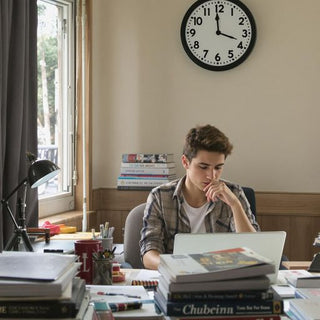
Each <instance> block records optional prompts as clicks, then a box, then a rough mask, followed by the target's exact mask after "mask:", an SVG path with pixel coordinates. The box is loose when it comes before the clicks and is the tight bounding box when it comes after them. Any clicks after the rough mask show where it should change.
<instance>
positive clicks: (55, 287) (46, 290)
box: [0, 253, 80, 298]
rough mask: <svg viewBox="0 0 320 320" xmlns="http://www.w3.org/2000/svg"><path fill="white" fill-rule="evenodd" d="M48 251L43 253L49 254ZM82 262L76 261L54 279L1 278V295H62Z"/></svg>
mask: <svg viewBox="0 0 320 320" xmlns="http://www.w3.org/2000/svg"><path fill="white" fill-rule="evenodd" d="M47 254H48V253H43V255H47ZM79 266H80V264H79V263H75V264H74V265H73V266H71V267H70V268H69V269H68V270H67V271H65V273H64V274H62V276H61V277H59V278H58V279H57V280H54V281H27V280H7V279H6V280H0V296H5V297H38V296H43V297H52V298H53V297H61V295H62V293H63V292H64V290H65V289H66V288H67V287H68V285H70V282H71V281H72V279H73V278H74V277H75V276H76V274H77V273H78V269H79Z"/></svg>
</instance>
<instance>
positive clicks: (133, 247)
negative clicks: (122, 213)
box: [123, 203, 146, 269]
mask: <svg viewBox="0 0 320 320" xmlns="http://www.w3.org/2000/svg"><path fill="white" fill-rule="evenodd" d="M145 207H146V204H145V203H142V204H140V205H138V206H137V207H135V208H133V209H132V210H131V211H130V212H129V214H128V216H127V219H126V222H125V225H124V241H123V254H124V261H125V263H124V265H123V267H131V268H135V269H143V268H144V266H143V263H142V261H141V258H140V246H139V240H140V231H141V229H142V221H143V220H142V218H143V213H144V208H145Z"/></svg>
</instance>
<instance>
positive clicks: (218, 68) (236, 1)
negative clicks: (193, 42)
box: [180, 0, 257, 71]
mask: <svg viewBox="0 0 320 320" xmlns="http://www.w3.org/2000/svg"><path fill="white" fill-rule="evenodd" d="M210 1H213V0H198V1H196V2H194V3H193V4H192V5H191V7H190V8H189V9H188V10H187V12H186V13H185V15H184V17H183V20H182V23H181V28H180V38H181V42H182V46H183V48H184V51H185V52H186V53H187V55H188V56H189V58H190V59H191V60H192V61H193V62H194V63H196V64H197V65H198V66H200V67H202V68H204V69H207V70H211V71H224V70H229V69H232V68H234V67H236V66H238V65H239V64H241V63H242V62H243V61H245V60H246V59H247V58H248V56H249V55H250V53H251V52H252V50H253V48H254V45H255V43H256V38H257V27H256V23H255V20H254V17H253V15H252V13H251V11H250V10H249V8H248V7H247V6H246V5H245V4H244V3H242V2H241V1H239V0H224V1H228V2H232V3H234V4H235V5H236V6H238V7H240V8H241V9H242V10H243V11H244V12H245V13H246V15H247V17H248V19H249V21H250V24H251V28H252V30H251V31H252V36H251V41H250V44H249V46H248V48H247V50H246V51H245V53H244V54H243V55H242V56H241V57H240V58H239V59H237V60H236V61H234V62H232V63H230V64H228V65H221V66H213V65H209V64H207V63H204V62H202V61H200V60H199V59H198V58H197V57H195V56H194V54H193V53H192V51H191V50H190V48H189V46H188V44H187V40H186V37H185V30H186V26H187V21H188V19H189V17H190V15H191V14H192V12H193V11H194V10H195V9H196V8H198V7H199V6H201V5H202V4H204V3H205V2H210Z"/></svg>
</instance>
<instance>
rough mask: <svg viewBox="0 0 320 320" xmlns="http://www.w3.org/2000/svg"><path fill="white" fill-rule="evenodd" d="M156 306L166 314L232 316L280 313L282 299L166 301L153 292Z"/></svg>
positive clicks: (281, 310) (281, 311)
mask: <svg viewBox="0 0 320 320" xmlns="http://www.w3.org/2000/svg"><path fill="white" fill-rule="evenodd" d="M154 302H155V304H156V306H157V307H158V308H159V310H160V311H162V312H163V313H164V314H165V315H166V316H234V315H248V314H249V315H250V314H252V315H253V314H255V315H259V314H282V313H283V312H284V311H283V301H282V300H211V299H209V300H206V301H179V302H178V301H168V300H166V299H165V298H164V297H163V296H162V295H161V294H160V293H159V292H155V294H154Z"/></svg>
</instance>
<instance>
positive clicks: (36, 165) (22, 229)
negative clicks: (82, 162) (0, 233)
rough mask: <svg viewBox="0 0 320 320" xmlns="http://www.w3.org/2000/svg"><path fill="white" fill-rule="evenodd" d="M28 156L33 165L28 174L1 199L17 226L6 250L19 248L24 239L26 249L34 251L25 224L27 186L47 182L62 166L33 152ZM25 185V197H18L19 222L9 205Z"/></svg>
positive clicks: (35, 186)
mask: <svg viewBox="0 0 320 320" xmlns="http://www.w3.org/2000/svg"><path fill="white" fill-rule="evenodd" d="M27 158H28V160H29V161H30V163H31V165H30V167H29V170H28V175H27V177H25V178H24V179H23V180H22V181H21V182H20V183H19V184H18V185H17V186H16V187H15V188H14V189H13V191H12V192H11V193H10V194H9V195H8V196H7V197H6V198H4V199H2V200H1V204H2V205H3V206H4V207H5V208H6V210H7V211H8V212H9V215H10V217H11V220H12V222H13V224H14V226H15V229H14V233H13V235H12V236H11V238H10V240H9V242H8V244H7V245H6V247H5V248H4V250H12V249H15V250H16V249H17V248H18V244H19V243H20V240H21V239H22V240H23V242H24V245H25V247H26V249H28V250H29V251H33V248H32V245H31V242H30V239H29V237H28V233H27V229H26V225H25V210H26V197H27V186H28V184H29V185H30V187H31V188H32V189H33V188H37V187H39V186H40V185H42V184H44V183H45V182H47V181H49V180H50V179H52V178H53V177H55V176H56V175H57V174H58V173H59V172H60V168H59V167H58V166H57V165H56V164H55V163H53V162H52V161H49V160H36V157H35V156H34V155H33V154H32V153H29V152H28V153H27ZM22 185H23V187H24V191H23V198H22V199H21V198H19V199H18V203H17V204H18V211H19V223H20V224H18V223H17V221H16V219H15V218H14V215H13V213H12V210H11V209H10V206H9V203H8V201H9V199H10V198H11V197H12V196H13V195H14V194H15V193H16V192H17V191H18V190H19V188H20V187H21V186H22Z"/></svg>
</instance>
